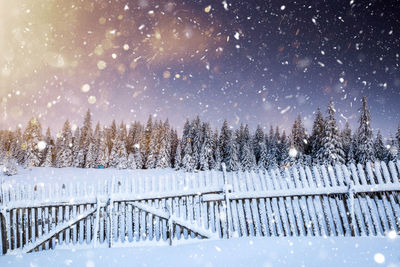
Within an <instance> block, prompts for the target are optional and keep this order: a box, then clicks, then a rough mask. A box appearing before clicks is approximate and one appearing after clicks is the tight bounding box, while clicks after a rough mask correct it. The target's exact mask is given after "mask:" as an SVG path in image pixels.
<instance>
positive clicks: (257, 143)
mask: <svg viewBox="0 0 400 267" xmlns="http://www.w3.org/2000/svg"><path fill="white" fill-rule="evenodd" d="M263 143H264V131H263V129H262V128H261V126H260V125H257V129H256V132H255V133H254V138H253V150H254V156H255V157H256V162H258V161H259V160H260V157H261V150H262V148H261V145H262V144H263Z"/></svg>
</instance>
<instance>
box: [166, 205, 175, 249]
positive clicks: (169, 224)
mask: <svg viewBox="0 0 400 267" xmlns="http://www.w3.org/2000/svg"><path fill="white" fill-rule="evenodd" d="M167 211H168V232H169V245H170V246H172V238H173V233H174V224H173V221H172V218H171V217H172V212H171V210H170V209H169V208H168V207H167Z"/></svg>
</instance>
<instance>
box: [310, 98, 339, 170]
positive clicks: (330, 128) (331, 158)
mask: <svg viewBox="0 0 400 267" xmlns="http://www.w3.org/2000/svg"><path fill="white" fill-rule="evenodd" d="M327 113H328V116H327V118H326V119H325V126H324V132H323V135H322V136H321V137H322V138H321V148H320V150H319V152H318V156H317V157H318V159H320V162H321V163H324V164H330V165H334V164H336V163H344V162H345V156H344V152H343V147H342V142H341V138H340V133H339V127H338V126H337V123H336V118H335V113H336V110H335V107H334V105H333V101H332V100H331V101H330V102H329V105H328V110H327Z"/></svg>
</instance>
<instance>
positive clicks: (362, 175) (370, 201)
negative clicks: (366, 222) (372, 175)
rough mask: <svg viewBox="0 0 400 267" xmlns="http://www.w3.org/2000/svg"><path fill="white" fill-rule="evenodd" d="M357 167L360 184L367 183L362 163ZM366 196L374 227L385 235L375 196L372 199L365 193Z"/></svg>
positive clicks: (378, 232) (377, 231)
mask: <svg viewBox="0 0 400 267" xmlns="http://www.w3.org/2000/svg"><path fill="white" fill-rule="evenodd" d="M357 168H358V174H359V177H360V184H361V185H363V184H367V181H366V177H365V173H364V169H363V167H362V166H361V164H358V165H357ZM365 198H366V199H367V205H368V207H369V210H370V212H371V215H372V221H373V224H374V227H375V229H376V233H377V234H380V235H383V234H384V229H383V227H382V224H381V221H380V216H379V213H378V210H377V206H376V203H375V201H374V199H373V198H372V199H371V198H370V197H369V195H368V194H366V195H365Z"/></svg>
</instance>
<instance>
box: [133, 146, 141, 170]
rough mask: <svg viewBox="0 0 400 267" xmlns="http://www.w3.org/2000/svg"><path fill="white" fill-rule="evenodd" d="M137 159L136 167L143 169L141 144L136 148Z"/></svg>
mask: <svg viewBox="0 0 400 267" xmlns="http://www.w3.org/2000/svg"><path fill="white" fill-rule="evenodd" d="M134 155H135V161H136V168H137V169H142V168H143V156H142V155H143V151H142V149H141V148H140V145H139V144H137V145H136V146H135V149H134Z"/></svg>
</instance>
